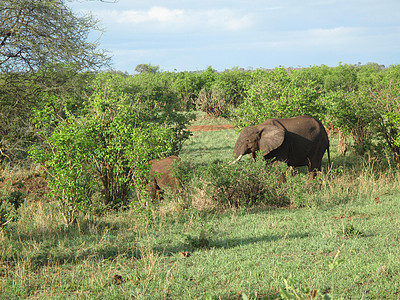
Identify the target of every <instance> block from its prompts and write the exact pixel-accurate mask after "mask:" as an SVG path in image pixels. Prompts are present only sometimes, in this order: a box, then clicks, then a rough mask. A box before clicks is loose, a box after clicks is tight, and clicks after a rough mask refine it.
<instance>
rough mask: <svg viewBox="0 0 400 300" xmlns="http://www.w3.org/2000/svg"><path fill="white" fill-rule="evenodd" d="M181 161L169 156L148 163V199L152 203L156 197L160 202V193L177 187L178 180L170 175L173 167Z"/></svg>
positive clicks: (174, 156) (176, 157)
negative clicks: (149, 165)
mask: <svg viewBox="0 0 400 300" xmlns="http://www.w3.org/2000/svg"><path fill="white" fill-rule="evenodd" d="M179 161H181V159H180V158H179V157H178V156H176V155H171V156H168V157H166V158H163V159H158V160H157V159H153V160H151V161H150V164H151V169H150V182H149V192H150V197H151V199H152V200H153V201H154V200H155V199H156V196H158V200H161V198H162V197H161V195H160V193H161V191H162V190H165V189H168V188H169V189H171V190H172V191H174V190H175V189H176V188H177V186H178V179H177V178H175V177H174V176H173V174H172V171H173V166H174V164H175V163H176V162H179Z"/></svg>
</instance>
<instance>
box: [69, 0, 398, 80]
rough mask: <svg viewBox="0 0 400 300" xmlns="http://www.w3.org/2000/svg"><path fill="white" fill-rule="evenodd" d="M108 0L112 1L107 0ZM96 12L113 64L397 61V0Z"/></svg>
mask: <svg viewBox="0 0 400 300" xmlns="http://www.w3.org/2000/svg"><path fill="white" fill-rule="evenodd" d="M106 1H108V2H106ZM68 5H69V6H70V7H71V9H72V11H73V12H75V13H77V14H78V15H84V14H88V13H90V14H92V15H93V16H94V17H95V18H96V19H98V20H99V22H100V26H101V27H102V28H103V29H104V32H102V33H99V32H97V33H93V34H92V35H91V36H90V38H91V39H99V48H101V49H105V50H107V51H108V54H109V55H111V56H112V61H113V65H112V67H113V69H115V70H119V71H123V72H128V73H129V74H134V73H135V72H134V70H135V67H136V66H137V65H138V64H152V65H158V66H159V67H160V70H161V71H177V72H181V71H200V70H204V69H206V68H207V67H209V66H211V67H212V68H214V69H216V70H218V71H224V70H226V69H232V68H245V69H257V68H267V69H271V68H275V67H279V66H284V67H295V68H297V67H309V66H316V65H322V64H323V65H327V66H331V67H334V66H337V65H339V63H343V64H358V63H361V64H366V63H369V62H375V63H379V64H383V65H386V66H390V65H393V64H399V63H400V1H399V0H214V1H212V0H201V1H199V0H196V1H193V0H171V1H169V0H146V1H144V0H103V2H101V1H85V0H78V1H72V2H68Z"/></svg>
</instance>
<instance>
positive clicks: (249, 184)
mask: <svg viewBox="0 0 400 300" xmlns="http://www.w3.org/2000/svg"><path fill="white" fill-rule="evenodd" d="M286 168H287V167H286V165H280V164H268V165H265V161H264V159H263V158H259V159H257V161H255V162H254V161H252V160H244V161H241V162H240V163H237V164H233V165H228V164H227V163H226V162H223V161H220V160H216V161H213V162H211V163H209V164H208V165H206V166H202V167H199V169H198V170H197V174H195V177H196V179H195V180H194V182H195V183H194V185H195V187H196V188H197V189H198V190H199V191H203V192H204V195H203V197H208V198H210V199H211V201H212V202H213V203H215V204H216V206H217V207H219V208H221V209H227V208H241V207H251V206H256V205H261V206H262V205H267V206H284V205H288V204H289V200H288V197H287V194H286V188H285V186H284V184H282V183H283V181H284V180H282V176H284V175H283V174H284V173H285V172H286Z"/></svg>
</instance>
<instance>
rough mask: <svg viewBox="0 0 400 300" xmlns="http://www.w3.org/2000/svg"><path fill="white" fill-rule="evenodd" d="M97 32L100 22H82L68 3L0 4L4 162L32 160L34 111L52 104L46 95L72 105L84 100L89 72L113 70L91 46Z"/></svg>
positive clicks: (0, 152) (0, 146) (12, 0)
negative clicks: (91, 36) (90, 38)
mask: <svg viewBox="0 0 400 300" xmlns="http://www.w3.org/2000/svg"><path fill="white" fill-rule="evenodd" d="M96 29H98V27H97V21H95V20H94V19H93V18H92V17H91V16H83V17H77V16H76V15H74V14H73V13H72V11H71V10H70V9H69V8H68V7H67V6H66V4H65V1H64V0H2V1H0V90H1V93H0V120H1V122H0V162H1V160H2V159H4V157H7V158H8V159H15V158H24V157H25V156H26V153H27V149H28V147H29V146H30V144H31V142H32V141H33V140H34V136H35V130H34V126H33V125H32V123H31V122H30V117H31V111H32V109H33V108H40V107H41V106H43V102H46V101H44V99H43V93H46V94H49V92H52V93H53V98H54V101H59V102H62V101H65V99H70V98H71V97H69V94H70V93H75V94H81V93H80V92H77V91H78V90H79V91H81V90H82V88H83V86H84V82H85V78H84V76H81V75H83V74H84V73H85V72H83V71H94V70H98V69H100V68H102V67H105V66H108V63H109V60H110V59H109V58H108V57H107V56H106V55H105V54H104V51H100V50H97V44H96V43H91V42H89V41H88V40H87V38H88V35H89V33H90V32H91V31H92V30H96ZM46 97H47V96H46ZM68 101H69V100H68ZM55 105H57V106H60V105H59V103H55ZM61 115H62V112H61Z"/></svg>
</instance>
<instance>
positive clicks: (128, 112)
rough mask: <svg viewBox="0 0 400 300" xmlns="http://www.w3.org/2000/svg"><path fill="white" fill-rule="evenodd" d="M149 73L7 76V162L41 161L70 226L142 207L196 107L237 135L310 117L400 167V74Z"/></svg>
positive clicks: (0, 150)
mask: <svg viewBox="0 0 400 300" xmlns="http://www.w3.org/2000/svg"><path fill="white" fill-rule="evenodd" d="M148 69H150V70H153V71H152V72H148V71H144V72H142V73H141V74H138V75H132V76H130V75H127V74H123V73H120V72H105V73H85V72H81V71H78V70H77V69H76V68H74V66H73V65H70V64H69V65H65V64H56V65H51V66H47V67H45V68H41V69H40V70H39V71H37V72H34V73H30V74H28V75H27V74H20V73H15V72H14V73H4V74H0V87H1V91H2V92H1V94H0V118H1V122H0V157H1V160H3V161H11V162H21V161H28V162H29V161H30V160H33V161H35V162H40V163H41V165H42V167H43V168H44V169H45V170H46V172H47V175H48V183H49V186H50V188H51V190H52V195H53V196H54V198H56V199H59V201H60V205H61V207H62V209H63V210H62V211H63V214H64V217H65V220H66V222H67V223H70V222H73V220H74V219H75V215H76V213H77V212H79V211H85V210H86V209H89V208H90V207H93V201H95V199H97V200H96V201H100V202H99V203H102V206H105V207H121V206H126V205H129V204H130V203H132V199H136V200H134V201H140V199H143V198H144V197H145V196H144V193H145V191H146V188H145V186H146V174H147V173H148V165H147V162H148V161H149V160H150V159H153V158H160V157H165V156H168V155H171V154H176V153H179V150H180V148H181V146H182V144H183V143H184V142H185V140H187V139H188V137H189V132H188V131H186V130H185V128H186V127H187V125H188V124H189V123H190V121H191V120H192V119H193V117H194V115H193V113H192V112H193V111H195V110H198V111H204V112H206V113H207V114H208V115H210V116H215V117H218V116H224V117H227V118H230V119H231V120H232V121H233V122H234V124H235V125H236V126H237V127H243V126H248V125H253V124H257V123H260V122H262V121H264V120H265V119H267V118H275V117H292V116H296V115H304V114H308V115H311V116H315V117H317V118H319V119H320V120H321V121H323V122H324V123H325V125H327V126H328V127H330V128H331V129H335V130H337V131H338V132H339V133H340V136H341V137H342V140H345V138H346V137H351V138H352V140H353V141H354V142H353V145H354V148H353V149H354V151H355V152H356V153H358V154H361V155H363V154H369V155H373V156H379V155H382V154H385V153H386V154H391V155H392V156H393V159H394V161H395V162H396V164H397V165H399V164H400V134H399V133H400V113H399V109H400V66H391V67H389V68H385V67H383V66H380V65H377V64H367V65H342V64H340V65H339V66H337V67H335V68H329V67H327V66H324V65H322V66H315V67H311V68H306V69H285V68H276V69H273V70H255V71H244V70H239V69H232V70H226V71H224V72H216V71H215V70H213V69H212V68H211V67H209V68H207V69H206V70H204V71H201V72H196V73H193V72H180V73H176V72H158V71H157V69H154V68H148ZM148 69H146V68H144V70H148ZM343 145H345V143H343ZM344 152H345V148H343V153H344ZM99 194H100V195H101V197H98V195H99ZM96 195H97V196H96ZM94 206H96V205H94Z"/></svg>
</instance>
